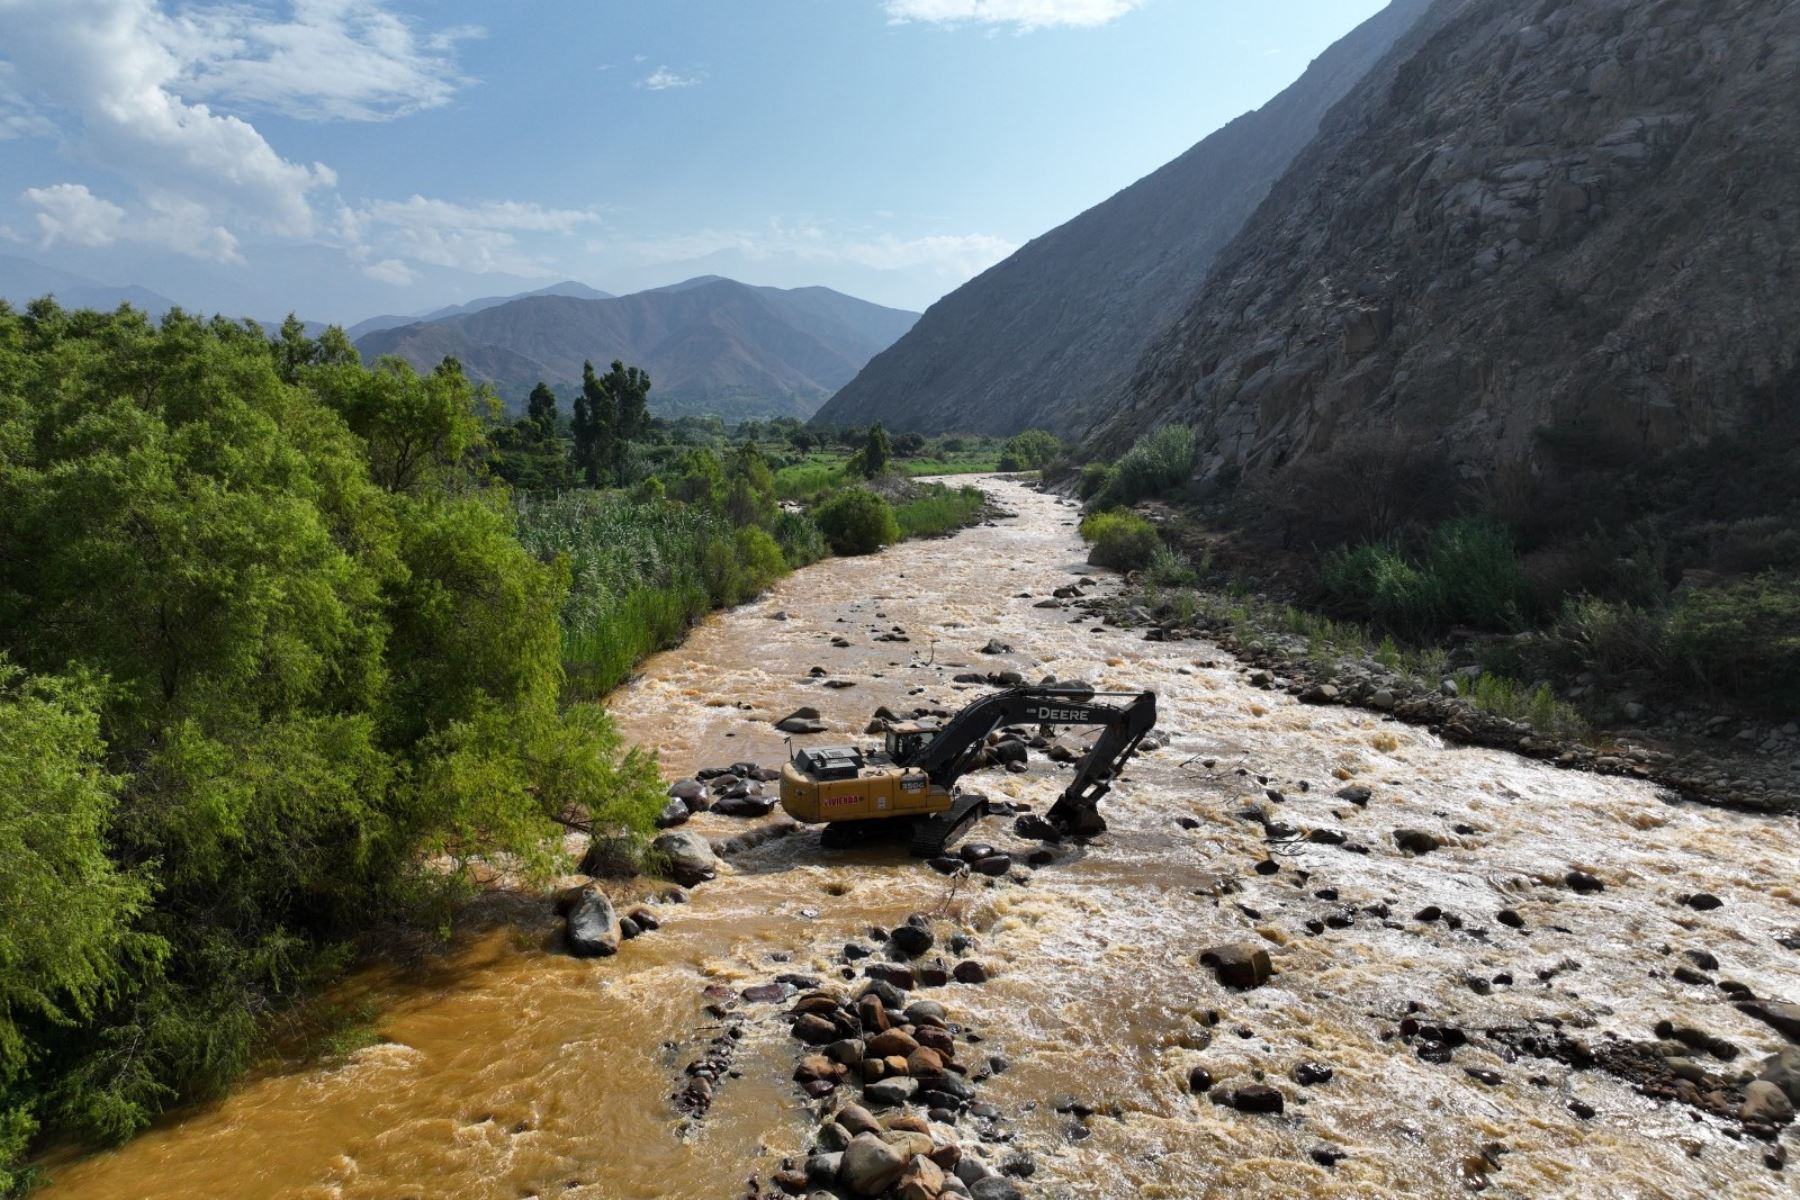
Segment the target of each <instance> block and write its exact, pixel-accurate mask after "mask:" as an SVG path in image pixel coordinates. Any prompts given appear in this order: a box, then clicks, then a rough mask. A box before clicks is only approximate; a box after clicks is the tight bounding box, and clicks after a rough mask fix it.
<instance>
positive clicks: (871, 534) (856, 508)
mask: <svg viewBox="0 0 1800 1200" xmlns="http://www.w3.org/2000/svg"><path fill="white" fill-rule="evenodd" d="M812 517H813V523H814V524H816V525H817V526H818V527H819V532H821V533H823V534H824V535H825V540H826V542H827V543H829V544H830V546H831V550H832V553H834V554H844V555H854V554H873V553H875V551H877V550H879V549H881V548H882V547H883V546H889V545H892V544H893V543H895V542H897V541H899V540H900V523H899V521H898V520H897V519H896V518H895V516H894V510H893V508H892V507H891V506H890V505H889V504H888V502H887V501H886V500H883V499H882V498H881V497H880V496H877V495H876V494H875V493H874V492H871V491H868V490H866V489H864V488H848V489H846V490H844V491H841V492H839V493H838V494H837V495H835V496H833V497H832V498H831V499H829V500H827V501H826V502H825V503H823V504H821V505H820V506H819V507H818V508H817V509H816V510H814V512H813V514H812Z"/></svg>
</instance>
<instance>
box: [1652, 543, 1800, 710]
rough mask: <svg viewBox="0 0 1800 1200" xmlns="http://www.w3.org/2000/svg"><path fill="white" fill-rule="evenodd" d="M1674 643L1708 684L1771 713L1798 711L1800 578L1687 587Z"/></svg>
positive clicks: (1672, 622) (1672, 631)
mask: <svg viewBox="0 0 1800 1200" xmlns="http://www.w3.org/2000/svg"><path fill="white" fill-rule="evenodd" d="M1669 648H1670V652H1671V653H1672V654H1673V655H1674V656H1675V658H1676V660H1677V661H1679V662H1680V663H1681V664H1682V665H1683V666H1684V667H1685V669H1686V671H1687V672H1688V673H1689V674H1690V675H1691V676H1692V677H1693V678H1694V679H1696V680H1698V681H1699V682H1701V683H1703V684H1706V685H1708V686H1711V687H1716V688H1718V689H1720V690H1722V691H1726V692H1729V693H1731V694H1733V695H1735V696H1737V697H1738V698H1739V699H1741V700H1742V701H1743V702H1744V703H1746V704H1749V705H1752V706H1754V707H1756V708H1759V709H1762V710H1763V711H1766V712H1771V713H1786V714H1792V713H1794V712H1800V576H1792V575H1775V574H1770V575H1762V576H1758V577H1757V578H1755V579H1746V580H1743V581H1741V582H1738V583H1734V584H1731V585H1729V586H1727V587H1722V588H1708V589H1695V590H1692V591H1688V592H1684V593H1682V594H1681V596H1680V597H1679V598H1678V599H1677V600H1676V602H1675V605H1674V608H1673V610H1672V611H1671V612H1670V614H1669Z"/></svg>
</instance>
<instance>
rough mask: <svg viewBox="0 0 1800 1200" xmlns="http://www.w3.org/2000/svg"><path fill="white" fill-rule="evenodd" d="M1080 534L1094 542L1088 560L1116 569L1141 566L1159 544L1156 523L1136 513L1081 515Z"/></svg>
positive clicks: (1160, 544)
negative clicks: (1082, 516)
mask: <svg viewBox="0 0 1800 1200" xmlns="http://www.w3.org/2000/svg"><path fill="white" fill-rule="evenodd" d="M1081 536H1082V537H1083V538H1084V539H1085V540H1087V541H1088V542H1090V543H1092V544H1093V549H1092V550H1090V551H1088V561H1089V562H1091V563H1093V564H1094V565H1095V566H1097V567H1111V568H1112V569H1113V570H1115V571H1137V570H1141V569H1142V568H1144V567H1147V566H1149V565H1150V563H1151V562H1152V561H1153V560H1154V559H1155V557H1156V553H1157V551H1158V550H1160V549H1161V548H1162V539H1161V538H1160V537H1158V536H1157V533H1156V526H1154V525H1152V524H1151V523H1150V522H1148V521H1146V520H1145V519H1144V518H1142V517H1140V516H1138V515H1137V514H1136V513H1129V512H1104V513H1093V514H1091V515H1089V516H1087V517H1084V518H1083V519H1082V522H1081Z"/></svg>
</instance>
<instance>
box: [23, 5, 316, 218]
mask: <svg viewBox="0 0 1800 1200" xmlns="http://www.w3.org/2000/svg"><path fill="white" fill-rule="evenodd" d="M0 46H3V47H4V48H5V53H6V54H7V56H8V58H9V60H10V62H11V65H12V68H13V71H12V74H13V76H14V78H15V80H16V81H17V83H18V84H19V85H20V86H21V88H22V89H23V90H24V91H25V92H26V94H27V98H28V99H30V100H32V101H33V102H35V103H37V104H38V105H39V106H40V111H47V112H48V114H49V115H50V116H52V117H54V118H56V119H57V125H58V127H59V130H60V131H61V132H62V134H63V135H64V137H65V139H66V140H67V141H68V142H69V143H70V144H71V146H72V147H73V148H74V149H75V150H77V151H78V152H79V153H81V154H83V155H84V156H85V157H88V158H91V159H93V160H95V161H98V162H101V163H104V164H105V165H106V166H107V167H108V168H110V169H111V170H112V171H113V172H114V173H116V174H118V175H120V176H121V177H123V178H125V179H127V180H129V181H130V182H131V183H132V184H133V185H134V186H135V187H136V188H137V190H138V191H139V193H140V194H141V195H143V196H144V197H146V199H148V198H150V197H152V196H155V197H161V198H162V202H163V203H164V204H165V205H167V204H170V203H174V202H175V201H177V200H182V201H186V202H188V203H192V204H199V205H203V206H205V207H207V208H209V209H211V210H213V211H215V212H218V211H227V212H230V213H231V214H233V215H234V216H235V217H237V218H238V219H241V220H245V221H249V222H252V223H255V224H258V225H261V226H264V227H267V228H269V229H271V230H273V231H275V232H278V233H284V234H292V235H298V236H303V235H305V234H308V233H310V232H311V231H312V227H313V213H312V208H311V206H310V204H309V203H308V200H307V194H308V193H309V192H312V191H315V190H318V189H321V188H330V187H331V186H332V185H333V184H334V183H335V182H336V176H335V175H333V174H332V172H331V170H330V168H328V167H325V166H323V165H322V164H318V163H313V164H310V165H309V164H304V163H296V162H290V161H288V160H287V159H285V158H283V157H282V156H281V155H279V154H277V153H276V152H275V149H274V147H272V146H270V145H269V143H268V142H267V141H266V140H265V139H264V138H263V136H262V135H261V134H260V133H258V132H257V131H256V129H255V127H254V126H252V125H250V124H249V123H248V122H245V121H243V120H241V119H239V118H237V117H234V116H226V115H223V114H220V113H216V112H214V111H212V110H211V109H210V108H209V107H208V106H207V105H205V104H201V103H193V102H190V101H188V100H186V99H185V98H183V97H182V95H181V94H180V93H179V91H178V90H177V89H178V86H179V83H180V80H181V78H182V75H183V72H184V70H185V69H186V67H187V66H188V64H189V62H190V61H191V60H190V59H188V58H185V57H184V53H186V52H188V51H191V48H192V47H191V46H190V44H189V42H188V39H187V36H186V33H185V32H184V29H183V27H182V26H181V25H180V24H179V23H178V22H175V21H172V20H171V19H169V18H167V17H165V16H164V15H163V14H162V13H161V12H160V11H158V10H157V9H156V8H155V6H154V5H153V4H151V3H150V0H0Z"/></svg>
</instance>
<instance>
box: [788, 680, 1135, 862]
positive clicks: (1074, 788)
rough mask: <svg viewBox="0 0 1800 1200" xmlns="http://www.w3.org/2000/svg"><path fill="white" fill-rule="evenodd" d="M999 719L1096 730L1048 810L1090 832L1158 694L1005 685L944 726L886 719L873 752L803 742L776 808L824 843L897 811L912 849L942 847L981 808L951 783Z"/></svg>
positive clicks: (1058, 825)
mask: <svg viewBox="0 0 1800 1200" xmlns="http://www.w3.org/2000/svg"><path fill="white" fill-rule="evenodd" d="M1120 701H1123V702H1122V703H1121V702H1120ZM1006 725H1038V726H1045V727H1055V726H1075V725H1098V726H1100V727H1101V734H1100V736H1099V738H1097V739H1096V740H1095V742H1094V745H1093V746H1092V747H1091V748H1090V749H1089V750H1088V752H1087V753H1086V754H1084V755H1083V756H1082V757H1081V759H1080V761H1079V762H1077V763H1076V764H1075V778H1074V779H1073V780H1072V781H1071V782H1070V783H1069V786H1068V787H1066V788H1064V789H1063V792H1062V795H1061V796H1059V797H1058V798H1057V800H1056V803H1055V804H1054V805H1053V806H1052V807H1051V809H1050V812H1049V814H1048V820H1049V822H1050V824H1051V826H1053V827H1054V828H1055V829H1056V830H1057V831H1058V832H1060V833H1065V834H1072V835H1075V836H1078V837H1091V836H1093V835H1094V834H1096V833H1099V832H1101V831H1103V830H1104V829H1105V828H1106V822H1105V820H1103V819H1102V818H1101V816H1100V812H1099V802H1100V799H1101V797H1103V796H1105V795H1106V793H1107V792H1108V791H1109V790H1110V789H1111V787H1112V781H1113V780H1114V779H1115V778H1117V777H1118V774H1119V772H1120V771H1121V770H1123V769H1124V766H1125V763H1126V761H1127V760H1128V759H1129V758H1130V757H1131V755H1132V753H1133V752H1134V751H1136V750H1137V747H1138V744H1139V743H1140V742H1142V741H1143V740H1144V735H1145V734H1147V733H1149V732H1150V730H1151V729H1152V728H1154V727H1155V725H1156V693H1154V692H1126V693H1098V692H1093V691H1088V690H1085V689H1075V688H1056V687H1017V688H1009V689H1007V690H1006V691H1003V692H997V693H995V694H993V695H990V696H983V697H981V698H980V699H978V700H975V701H974V702H972V703H971V704H969V705H968V706H967V707H966V708H964V709H963V710H962V711H961V712H959V713H957V714H956V715H955V716H953V717H951V718H950V720H949V721H948V722H947V723H946V724H945V725H944V727H943V728H942V729H936V730H933V729H930V728H927V727H922V726H918V725H911V724H906V725H890V726H889V728H888V731H887V737H886V740H885V743H884V745H883V746H882V747H881V748H880V749H869V750H864V749H861V748H858V747H855V746H830V747H812V748H808V749H804V750H801V751H799V752H798V753H796V754H795V755H794V756H793V758H792V759H790V760H789V762H788V764H787V766H786V767H784V768H783V769H782V772H781V807H782V808H783V809H785V810H786V811H787V813H788V815H789V816H791V817H793V818H794V819H795V820H797V821H804V822H807V823H811V824H818V823H824V824H825V825H826V833H825V835H824V836H825V839H826V842H827V844H828V845H829V844H842V843H844V842H846V841H849V840H852V839H853V838H854V836H855V835H856V834H857V833H860V832H865V831H868V830H870V829H872V828H873V826H872V825H871V824H870V823H872V822H879V821H888V820H894V819H899V818H905V819H907V820H909V821H910V822H911V823H912V825H913V829H912V834H913V836H912V851H913V853H914V854H917V855H919V856H920V857H925V858H928V857H932V856H934V855H937V854H941V853H943V851H944V848H945V847H946V846H949V845H950V844H951V843H953V842H954V841H955V840H956V839H957V838H959V837H961V836H962V834H963V833H965V832H966V831H967V830H968V828H969V827H970V826H971V825H973V824H974V822H975V821H977V820H979V819H980V818H981V817H982V816H983V815H985V813H986V811H987V809H986V802H985V801H983V800H982V799H981V797H979V796H976V795H962V794H959V793H958V792H957V790H956V785H957V782H958V781H959V780H960V779H961V778H962V777H963V776H964V775H965V774H967V773H968V772H969V771H970V770H971V769H972V768H973V767H974V765H975V763H976V761H977V759H978V756H979V755H980V753H981V750H982V747H983V746H984V745H986V742H987V738H988V735H989V734H991V733H993V732H994V731H995V730H997V729H999V728H1001V727H1002V726H1006Z"/></svg>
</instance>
